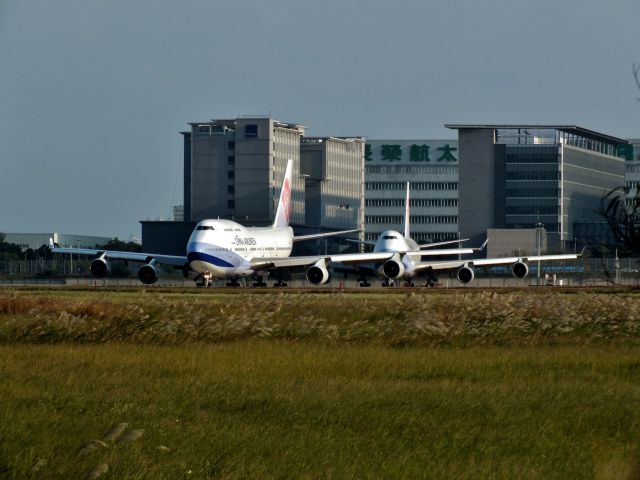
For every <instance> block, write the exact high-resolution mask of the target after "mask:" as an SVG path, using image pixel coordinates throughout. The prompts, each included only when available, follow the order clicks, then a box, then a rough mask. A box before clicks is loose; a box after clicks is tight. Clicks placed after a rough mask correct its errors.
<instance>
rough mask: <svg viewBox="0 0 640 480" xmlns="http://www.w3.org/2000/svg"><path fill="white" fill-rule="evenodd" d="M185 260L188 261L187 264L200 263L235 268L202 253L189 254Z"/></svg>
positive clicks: (219, 259)
mask: <svg viewBox="0 0 640 480" xmlns="http://www.w3.org/2000/svg"><path fill="white" fill-rule="evenodd" d="M187 260H188V261H189V263H191V262H196V261H201V262H207V263H210V264H212V265H215V266H217V267H235V265H233V264H231V263H229V262H227V261H225V260H222V259H221V258H218V257H214V256H213V255H209V254H208V253H202V252H189V253H188V254H187Z"/></svg>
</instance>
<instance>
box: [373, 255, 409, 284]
mask: <svg viewBox="0 0 640 480" xmlns="http://www.w3.org/2000/svg"><path fill="white" fill-rule="evenodd" d="M378 273H380V274H381V275H383V276H385V277H387V278H391V279H392V280H395V279H396V278H400V277H402V275H404V264H403V263H402V262H401V261H400V260H395V259H393V258H392V259H391V260H387V261H386V262H384V263H383V264H382V266H381V267H380V268H378Z"/></svg>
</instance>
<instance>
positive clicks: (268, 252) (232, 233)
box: [49, 160, 578, 286]
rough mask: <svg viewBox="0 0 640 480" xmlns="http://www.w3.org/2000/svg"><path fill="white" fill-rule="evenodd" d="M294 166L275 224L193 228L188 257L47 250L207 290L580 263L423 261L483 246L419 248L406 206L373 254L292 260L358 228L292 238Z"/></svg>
mask: <svg viewBox="0 0 640 480" xmlns="http://www.w3.org/2000/svg"><path fill="white" fill-rule="evenodd" d="M292 165H293V161H292V160H289V161H288V163H287V168H286V171H285V177H284V180H283V183H282V189H281V191H280V198H279V201H278V207H277V209H276V217H275V220H274V222H273V225H272V226H270V227H261V228H256V227H244V226H243V225H240V224H238V223H236V222H233V221H230V220H203V221H201V222H199V223H198V224H197V225H196V227H195V229H194V231H193V233H192V234H191V237H190V239H189V242H188V244H187V248H186V256H179V255H162V254H155V253H138V252H122V251H112V250H97V249H86V248H69V247H59V246H57V245H54V244H53V241H52V240H51V239H50V240H49V246H50V248H51V251H52V252H53V253H62V254H77V255H93V256H95V257H96V258H95V259H94V260H93V261H92V262H91V272H92V273H93V275H94V276H96V277H99V278H101V277H105V276H106V275H108V273H109V271H110V263H109V262H110V260H124V261H125V262H127V261H131V262H140V263H142V266H141V267H140V269H139V270H138V278H139V279H140V281H141V282H142V283H145V284H153V283H155V282H157V281H158V279H159V272H158V268H157V266H158V265H160V264H165V265H171V266H173V267H175V268H179V269H181V270H182V272H183V274H184V275H185V277H192V276H193V277H195V278H194V279H195V280H196V281H200V282H202V284H203V285H208V284H209V283H210V282H211V280H212V279H214V278H225V279H229V280H230V282H229V283H227V285H229V286H238V285H239V283H238V279H239V278H243V277H249V278H253V279H254V280H255V283H254V285H256V286H265V285H266V281H265V280H266V277H267V276H268V275H269V274H275V276H276V277H277V279H278V282H277V283H276V285H277V286H282V285H285V283H284V280H286V279H287V278H289V276H290V274H291V272H292V271H297V270H306V278H307V280H308V281H309V282H310V283H312V284H314V285H317V284H324V283H328V282H329V280H330V278H331V274H330V272H329V266H330V265H331V264H332V263H340V264H342V265H360V264H369V265H370V266H372V267H373V270H374V271H375V273H376V274H377V275H379V276H381V277H383V278H385V279H386V281H387V282H388V281H389V280H397V279H401V278H407V279H409V282H410V281H411V278H413V277H415V276H416V275H418V274H424V273H425V272H426V273H427V274H429V273H431V272H433V271H436V270H444V269H454V268H458V274H457V277H458V280H459V281H460V282H462V283H469V282H470V281H471V280H473V278H474V271H473V267H474V266H479V265H483V266H484V265H504V264H512V271H513V274H514V275H515V276H516V277H518V278H523V277H524V276H526V275H527V273H528V267H527V263H526V262H527V261H548V260H574V259H576V258H578V255H575V254H572V255H543V256H540V257H528V258H526V257H510V258H497V259H480V260H444V261H429V262H423V261H422V257H423V256H427V255H428V256H442V255H449V256H450V255H464V254H471V253H473V252H476V251H477V250H478V249H472V248H469V249H462V248H452V249H430V250H427V251H425V250H421V248H426V247H430V246H435V245H433V244H431V245H426V246H425V245H418V244H417V243H416V242H414V241H413V240H412V239H411V238H410V237H409V216H408V212H409V207H408V202H407V206H406V209H405V217H406V220H405V236H404V237H403V236H402V235H400V234H399V233H398V232H395V231H391V230H390V231H387V232H383V234H382V235H381V236H380V238H379V239H378V242H376V246H375V248H374V251H373V252H372V253H349V254H337V255H313V256H301V257H291V256H290V255H291V250H292V248H293V242H294V241H301V240H312V239H316V238H323V237H328V236H332V235H341V234H346V233H352V232H356V231H358V230H345V231H342V232H328V233H320V234H311V235H302V236H294V235H293V230H292V229H291V227H290V226H289V219H290V216H291V177H292ZM407 195H408V193H407ZM455 242H457V240H456V241H455ZM440 244H442V243H440ZM485 244H486V242H485ZM483 247H484V246H483ZM410 284H411V283H410Z"/></svg>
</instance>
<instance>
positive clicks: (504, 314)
mask: <svg viewBox="0 0 640 480" xmlns="http://www.w3.org/2000/svg"><path fill="white" fill-rule="evenodd" d="M255 337H258V338H279V339H316V340H317V339H320V340H324V341H330V342H365V341H366V342H375V343H381V344H385V345H433V344H469V343H474V344H475V343H481V344H505V343H540V342H543V343H548V342H566V341H569V342H579V343H585V342H587V343H588V342H594V341H598V340H601V339H632V340H633V339H637V338H639V337H640V297H639V296H638V295H637V294H635V293H626V292H624V293H577V294H576V293H574V294H567V293H554V292H553V291H547V292H546V293H545V294H540V293H538V294H531V293H529V292H508V293H495V292H486V291H485V292H483V291H480V292H476V291H474V292H468V291H462V292H457V293H455V294H447V295H438V294H436V295H424V294H416V293H404V292H401V293H394V294H388V295H376V294H373V295H362V294H349V293H333V294H308V293H279V294H272V295H265V294H252V293H241V294H234V295H228V294H224V293H216V294H208V295H188V294H185V295H179V294H171V293H154V292H146V291H142V292H137V293H136V292H124V293H113V292H98V293H96V292H91V291H89V292H63V293H56V292H53V293H52V292H42V291H39V292H37V294H35V295H31V294H29V292H26V291H15V290H4V291H0V343H5V344H7V343H16V342H18V343H24V342H28V343H34V342H35V343H59V342H81V343H97V342H113V341H119V342H133V343H156V344H174V343H182V342H223V341H237V340H241V339H247V338H255Z"/></svg>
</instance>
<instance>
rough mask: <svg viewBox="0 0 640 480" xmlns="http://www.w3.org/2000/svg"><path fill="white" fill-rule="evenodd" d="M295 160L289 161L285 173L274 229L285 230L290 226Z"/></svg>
mask: <svg viewBox="0 0 640 480" xmlns="http://www.w3.org/2000/svg"><path fill="white" fill-rule="evenodd" d="M292 172H293V160H291V159H289V160H287V169H286V170H285V172H284V180H283V181H282V188H281V189H280V199H279V200H278V208H277V209H276V218H275V220H274V221H273V228H283V227H288V226H289V220H290V219H291V187H292V185H291V182H292V177H293V173H292Z"/></svg>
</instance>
